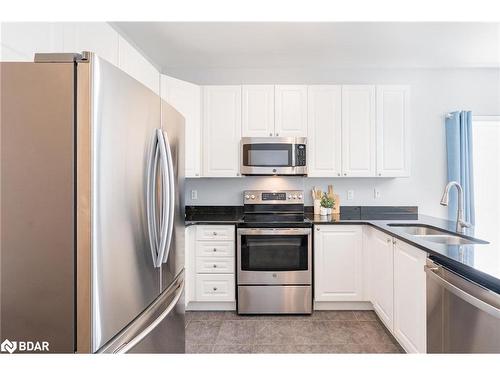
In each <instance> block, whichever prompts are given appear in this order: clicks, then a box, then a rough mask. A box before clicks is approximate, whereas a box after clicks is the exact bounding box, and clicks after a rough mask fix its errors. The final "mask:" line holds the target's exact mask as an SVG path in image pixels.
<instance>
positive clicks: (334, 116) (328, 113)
mask: <svg viewBox="0 0 500 375" xmlns="http://www.w3.org/2000/svg"><path fill="white" fill-rule="evenodd" d="M307 101H308V104H307V113H308V121H307V140H308V148H309V152H308V154H307V155H308V163H309V164H308V175H309V176H310V177H337V176H340V175H341V169H342V164H341V157H342V154H341V152H342V151H341V150H342V148H341V145H342V139H341V137H342V130H341V129H342V128H341V126H342V113H341V103H342V96H341V87H340V86H333V85H318V86H309V87H308V94H307Z"/></svg>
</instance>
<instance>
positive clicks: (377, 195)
mask: <svg viewBox="0 0 500 375" xmlns="http://www.w3.org/2000/svg"><path fill="white" fill-rule="evenodd" d="M373 197H374V198H375V199H380V190H379V189H377V188H375V189H373Z"/></svg>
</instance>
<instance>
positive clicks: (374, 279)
mask: <svg viewBox="0 0 500 375" xmlns="http://www.w3.org/2000/svg"><path fill="white" fill-rule="evenodd" d="M365 243H366V244H367V247H368V248H367V249H366V253H367V254H368V257H369V259H370V260H369V268H368V280H369V282H368V285H369V287H368V289H369V293H370V298H371V301H372V304H373V308H374V309H375V312H376V313H377V315H378V316H379V318H380V320H382V322H383V323H384V324H385V325H386V327H387V329H389V331H391V332H393V328H394V325H393V324H394V291H393V290H394V270H393V268H394V254H393V250H392V237H391V236H389V235H387V234H385V233H383V232H380V231H378V230H375V229H372V228H368V229H367V241H365Z"/></svg>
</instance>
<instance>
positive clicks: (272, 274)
mask: <svg viewBox="0 0 500 375" xmlns="http://www.w3.org/2000/svg"><path fill="white" fill-rule="evenodd" d="M237 249H238V250H237V251H238V253H237V267H238V285H310V284H311V281H312V272H311V270H312V267H311V265H312V261H311V228H277V229H272V228H240V229H238V246H237Z"/></svg>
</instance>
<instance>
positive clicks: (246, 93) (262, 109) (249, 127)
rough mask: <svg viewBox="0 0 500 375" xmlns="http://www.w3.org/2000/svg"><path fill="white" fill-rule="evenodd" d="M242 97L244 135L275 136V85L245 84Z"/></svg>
mask: <svg viewBox="0 0 500 375" xmlns="http://www.w3.org/2000/svg"><path fill="white" fill-rule="evenodd" d="M242 99H243V100H242V103H243V105H242V114H243V117H242V136H243V137H270V136H273V135H274V86H273V85H244V86H243V87H242Z"/></svg>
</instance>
